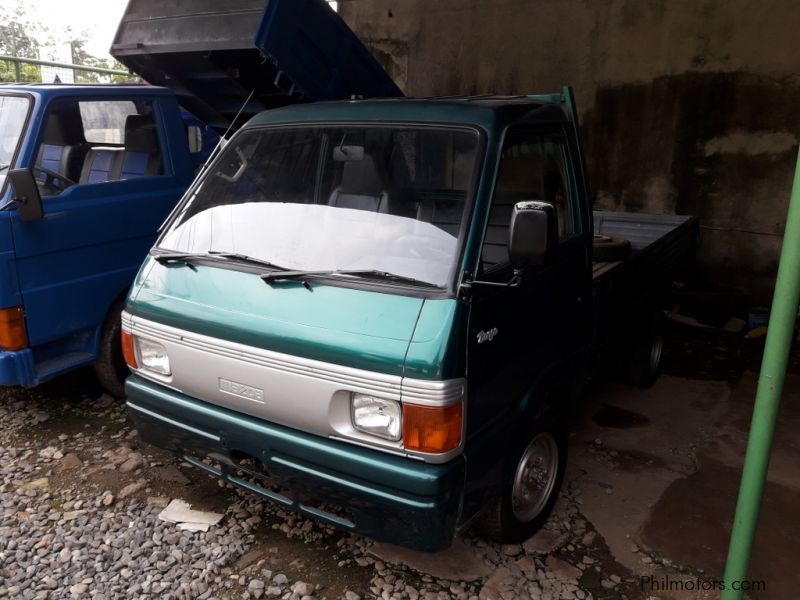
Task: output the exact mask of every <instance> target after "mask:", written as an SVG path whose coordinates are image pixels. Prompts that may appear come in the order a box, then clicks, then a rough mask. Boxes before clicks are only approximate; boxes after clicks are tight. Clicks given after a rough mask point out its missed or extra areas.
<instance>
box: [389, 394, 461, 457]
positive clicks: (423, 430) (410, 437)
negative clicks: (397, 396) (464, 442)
mask: <svg viewBox="0 0 800 600" xmlns="http://www.w3.org/2000/svg"><path fill="white" fill-rule="evenodd" d="M462 416H463V405H462V404H461V402H457V403H456V404H451V405H450V406H420V405H418V404H403V446H404V447H405V449H406V450H414V451H416V452H426V453H429V454H442V453H443V452H448V451H450V450H453V449H454V448H458V446H459V444H461V420H462Z"/></svg>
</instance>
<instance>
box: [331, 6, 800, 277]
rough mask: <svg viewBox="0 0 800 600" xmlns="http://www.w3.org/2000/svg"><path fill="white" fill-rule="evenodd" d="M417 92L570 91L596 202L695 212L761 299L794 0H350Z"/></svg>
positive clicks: (794, 110) (767, 271)
mask: <svg viewBox="0 0 800 600" xmlns="http://www.w3.org/2000/svg"><path fill="white" fill-rule="evenodd" d="M339 7H340V8H339V10H340V13H341V15H342V16H343V17H344V19H345V20H346V21H347V22H348V23H349V24H350V26H351V27H352V28H353V29H354V30H355V32H356V33H357V34H358V35H359V36H360V37H361V39H362V40H364V41H365V42H366V43H367V45H368V46H369V47H370V48H371V49H372V51H373V52H374V54H375V56H376V57H377V58H378V59H379V60H380V61H381V62H382V63H383V64H384V66H386V68H387V69H388V70H389V72H390V73H391V74H392V75H393V76H394V77H395V79H396V80H397V82H398V84H399V85H400V86H401V87H403V88H404V90H405V91H406V93H408V94H409V95H414V96H428V95H446V94H482V93H500V94H513V93H537V92H547V91H557V90H558V89H560V87H561V86H562V85H564V84H569V85H572V86H573V87H574V88H575V91H576V94H577V98H578V101H579V109H580V110H581V113H582V119H583V122H582V125H583V133H584V138H585V143H586V147H587V151H588V155H589V156H588V158H589V165H590V171H591V174H592V185H593V188H594V193H595V196H596V197H595V205H596V206H597V207H598V208H612V209H624V210H632V211H650V212H662V213H690V214H695V215H698V216H699V217H700V218H701V223H702V230H701V231H702V240H701V248H700V254H699V259H700V260H699V262H700V265H701V268H702V269H703V270H704V271H705V272H707V273H708V275H709V276H710V277H711V278H712V279H714V280H716V281H719V282H722V283H728V284H734V285H738V286H739V287H740V288H742V289H745V290H747V291H751V292H755V293H763V292H764V291H765V290H768V289H769V288H770V286H771V283H772V279H773V278H774V275H775V271H776V265H777V259H778V253H779V250H780V242H781V235H782V231H783V224H784V221H785V213H786V207H787V202H788V196H789V191H790V187H791V179H792V173H793V169H794V160H795V155H796V150H797V144H798V137H800V29H798V24H800V2H797V1H796V0H671V1H667V0H597V1H590V0H539V1H524V0H340V2H339Z"/></svg>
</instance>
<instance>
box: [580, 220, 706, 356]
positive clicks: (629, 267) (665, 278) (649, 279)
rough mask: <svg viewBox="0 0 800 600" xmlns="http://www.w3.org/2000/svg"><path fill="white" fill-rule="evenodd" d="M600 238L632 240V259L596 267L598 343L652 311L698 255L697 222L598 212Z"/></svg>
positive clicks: (594, 271)
mask: <svg viewBox="0 0 800 600" xmlns="http://www.w3.org/2000/svg"><path fill="white" fill-rule="evenodd" d="M594 232H595V235H598V234H599V235H607V236H612V237H621V238H625V239H627V240H629V241H630V243H631V252H630V255H629V256H628V257H627V258H626V259H625V260H622V261H618V262H595V263H593V265H592V279H593V284H594V293H595V310H596V319H595V323H596V331H595V334H596V339H597V340H598V341H600V342H603V341H604V340H605V339H607V338H610V337H613V336H614V335H615V334H616V333H618V332H622V331H626V330H627V329H628V328H629V326H630V325H631V323H634V322H635V317H636V315H637V312H639V311H641V308H642V307H646V306H651V305H652V304H653V302H655V299H656V298H658V297H660V295H659V294H658V292H659V291H663V290H664V289H665V288H668V287H669V286H670V284H671V282H672V280H673V278H674V277H675V275H676V274H677V273H678V271H679V270H680V269H681V267H683V266H685V265H686V264H687V263H688V262H689V261H690V260H691V257H692V255H693V253H694V247H695V244H696V240H697V219H696V218H695V217H689V216H680V215H648V214H639V213H624V212H605V211H595V212H594Z"/></svg>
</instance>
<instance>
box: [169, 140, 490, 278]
mask: <svg viewBox="0 0 800 600" xmlns="http://www.w3.org/2000/svg"><path fill="white" fill-rule="evenodd" d="M478 141H479V137H478V134H477V132H475V131H472V130H466V129H444V128H432V127H390V126H348V127H338V126H337V127H324V126H318V127H281V128H262V129H252V130H245V131H243V132H241V133H239V134H238V135H236V136H235V137H234V138H233V139H232V140H231V141H230V142H229V143H228V144H227V146H226V148H225V150H224V151H223V153H222V154H221V156H220V158H219V159H218V160H217V161H216V162H215V163H214V164H213V165H212V166H211V167H210V169H209V170H208V171H207V172H206V175H205V177H204V179H203V181H202V182H201V183H200V184H199V186H198V188H197V189H196V192H195V193H194V194H193V195H192V196H191V197H190V198H189V200H188V201H187V202H186V203H185V204H184V205H183V206H182V207H181V208H180V209H179V212H178V213H177V215H176V217H175V218H174V219H173V221H172V223H171V225H170V227H169V228H168V229H167V230H166V231H165V232H164V235H163V236H162V238H161V240H160V241H159V248H161V249H163V250H166V251H170V252H180V253H187V254H208V253H212V254H213V253H220V252H223V253H231V254H238V255H244V256H248V257H252V258H254V259H257V260H260V261H267V262H269V263H271V264H273V265H280V267H281V268H284V269H288V270H296V271H309V272H312V271H315V272H331V271H334V272H335V271H351V272H353V271H363V272H366V271H374V272H381V273H387V274H392V275H396V276H398V280H399V278H403V280H405V281H407V282H410V281H411V280H417V281H419V282H424V283H426V284H430V285H434V286H439V287H445V286H446V285H447V282H448V279H449V277H450V273H451V270H452V269H453V266H454V263H455V259H456V256H457V254H458V251H457V249H458V236H459V231H460V229H461V223H462V220H463V219H464V214H465V207H466V205H467V198H468V196H469V192H470V187H471V182H472V180H473V173H474V170H475V163H476V157H477V148H478ZM412 285H413V284H412Z"/></svg>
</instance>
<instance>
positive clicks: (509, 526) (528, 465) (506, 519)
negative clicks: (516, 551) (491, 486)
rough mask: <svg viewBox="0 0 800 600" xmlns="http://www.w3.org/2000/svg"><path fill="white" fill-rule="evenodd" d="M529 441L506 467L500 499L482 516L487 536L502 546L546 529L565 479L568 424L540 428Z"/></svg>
mask: <svg viewBox="0 0 800 600" xmlns="http://www.w3.org/2000/svg"><path fill="white" fill-rule="evenodd" d="M526 441H527V443H526V444H525V445H524V446H523V447H522V449H521V450H520V451H518V452H516V453H515V454H514V455H513V459H512V460H510V461H508V463H507V465H506V469H505V477H504V482H503V489H502V493H501V495H500V497H499V498H498V499H497V500H496V502H495V503H494V504H493V505H491V506H488V507H486V509H485V510H484V512H483V514H482V515H481V521H480V526H481V529H482V531H483V533H484V535H486V537H488V538H490V539H493V540H494V541H496V542H499V543H502V544H518V543H520V542H523V541H525V540H527V539H528V538H529V537H531V536H532V535H533V534H534V533H536V531H538V530H539V529H540V528H541V527H542V525H544V522H545V521H546V520H547V517H549V516H550V513H551V511H552V510H553V506H554V505H555V503H556V499H557V498H558V492H559V489H560V488H561V482H562V481H563V479H564V469H565V468H566V463H567V431H566V426H565V424H564V423H562V422H561V421H560V420H557V421H554V422H553V423H551V424H549V425H544V424H542V425H539V426H537V427H536V428H535V430H534V432H533V433H532V435H531V436H530V437H529V438H528V439H527V440H526Z"/></svg>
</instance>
